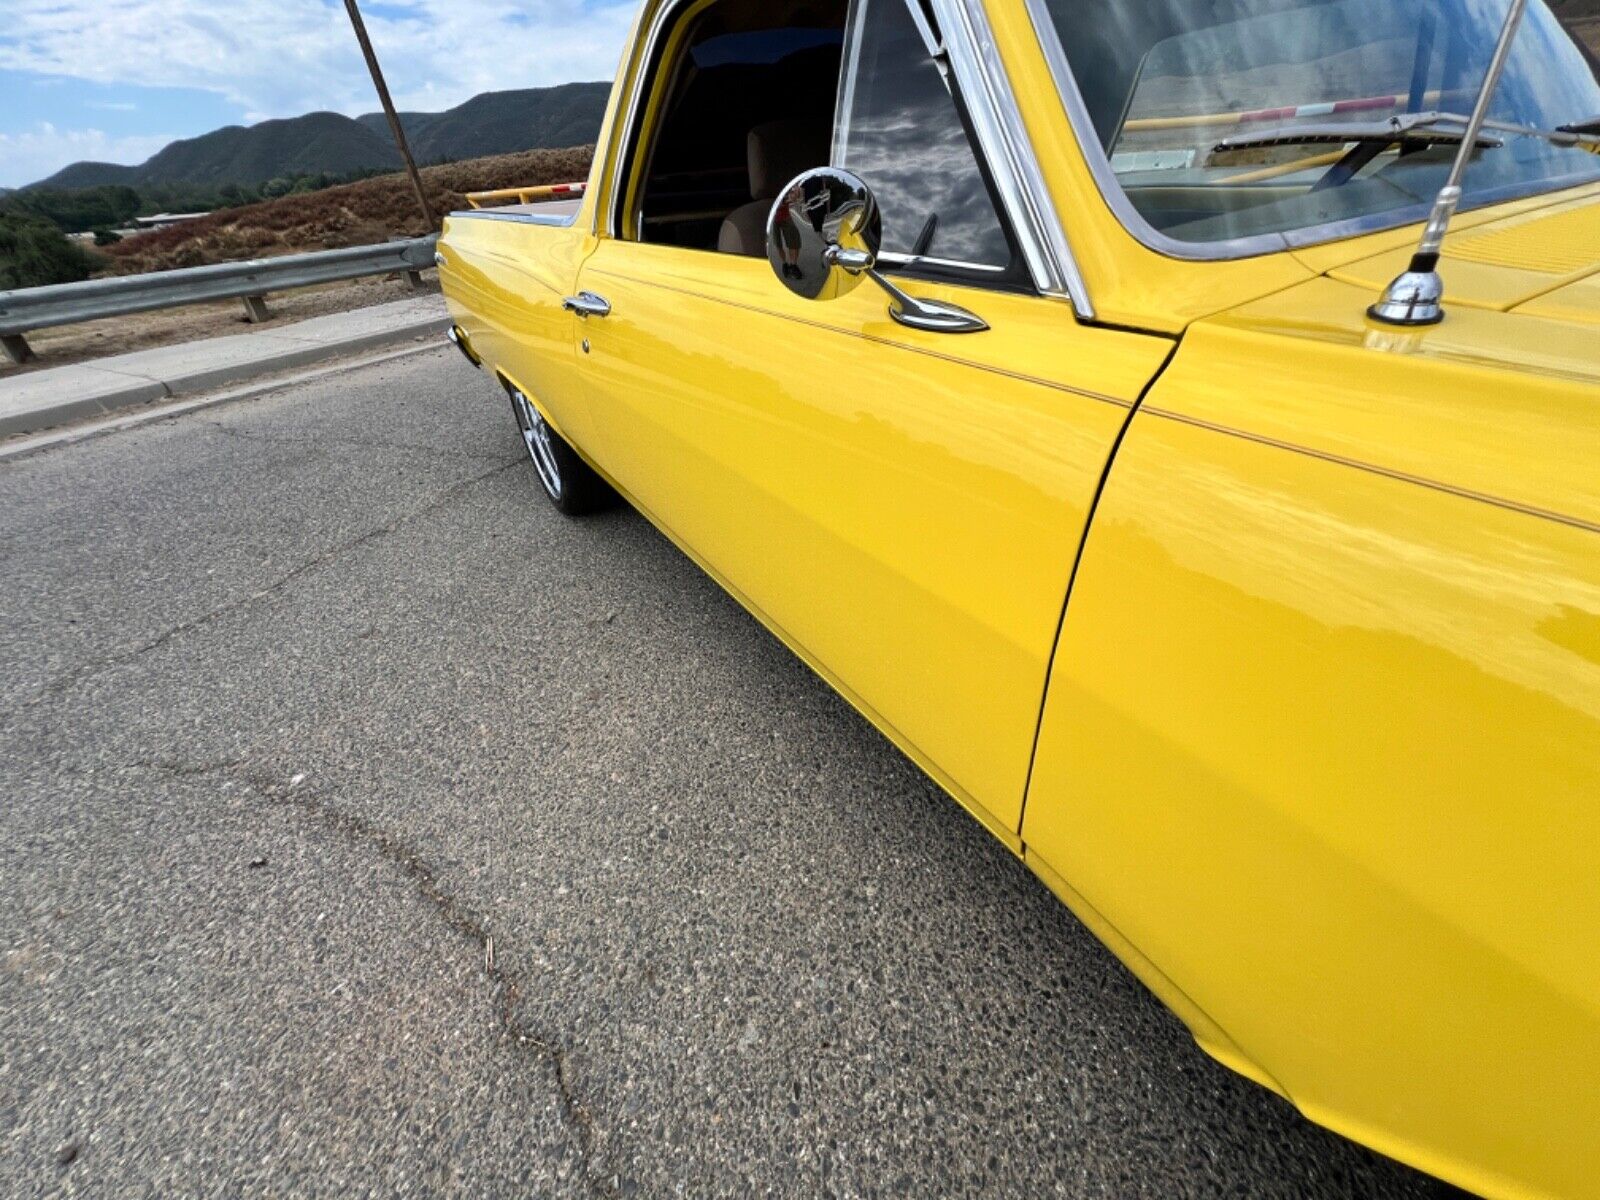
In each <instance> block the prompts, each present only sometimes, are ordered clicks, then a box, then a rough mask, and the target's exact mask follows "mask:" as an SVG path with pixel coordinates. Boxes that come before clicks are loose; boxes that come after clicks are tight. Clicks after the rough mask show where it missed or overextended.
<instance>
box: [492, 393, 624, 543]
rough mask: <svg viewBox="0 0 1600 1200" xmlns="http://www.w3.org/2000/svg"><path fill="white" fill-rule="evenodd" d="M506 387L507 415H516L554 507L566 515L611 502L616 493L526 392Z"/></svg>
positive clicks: (541, 482)
mask: <svg viewBox="0 0 1600 1200" xmlns="http://www.w3.org/2000/svg"><path fill="white" fill-rule="evenodd" d="M506 391H507V393H509V395H510V396H511V415H512V416H514V417H515V418H516V419H517V431H518V432H519V433H520V434H521V435H522V445H523V447H524V448H525V449H526V450H527V451H528V457H529V459H531V460H532V462H533V469H534V473H535V474H536V475H538V477H539V484H540V486H542V487H543V488H544V494H545V495H546V496H548V497H549V498H550V503H551V504H553V505H555V506H556V510H557V511H558V512H560V513H563V514H564V515H566V516H569V517H581V516H583V515H584V514H586V513H592V512H599V511H600V510H601V509H605V508H610V507H611V506H612V505H614V504H615V503H616V502H617V493H616V492H614V491H612V490H611V485H610V484H608V483H607V482H606V481H605V480H604V479H601V478H600V476H599V475H597V474H596V473H595V471H594V468H593V467H591V466H590V465H589V464H588V463H586V462H584V461H583V459H581V458H579V457H578V452H577V451H576V450H574V449H573V448H572V447H571V446H570V445H568V444H567V441H566V439H565V438H563V437H562V436H561V435H560V434H559V433H557V432H556V431H555V430H554V429H552V428H551V427H550V425H549V423H548V422H546V421H545V419H544V418H543V417H542V416H540V415H539V410H538V409H537V408H535V407H534V405H533V403H532V402H531V401H530V400H529V399H528V398H527V397H526V396H524V395H523V394H522V393H521V392H520V391H518V390H517V389H516V388H514V387H512V386H510V385H509V384H508V385H507V386H506Z"/></svg>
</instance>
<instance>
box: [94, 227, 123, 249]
mask: <svg viewBox="0 0 1600 1200" xmlns="http://www.w3.org/2000/svg"><path fill="white" fill-rule="evenodd" d="M121 240H122V235H121V234H120V233H118V232H117V231H116V230H115V229H96V230H95V231H94V244H95V245H96V246H115V245H116V244H117V243H118V242H120V241H121Z"/></svg>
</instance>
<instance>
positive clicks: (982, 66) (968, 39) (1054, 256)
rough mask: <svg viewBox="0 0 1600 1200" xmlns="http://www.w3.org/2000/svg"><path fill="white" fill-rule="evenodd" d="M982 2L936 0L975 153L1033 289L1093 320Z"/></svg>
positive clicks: (935, 12)
mask: <svg viewBox="0 0 1600 1200" xmlns="http://www.w3.org/2000/svg"><path fill="white" fill-rule="evenodd" d="M983 6H984V0H933V9H934V15H935V16H936V17H938V19H939V23H940V26H941V29H942V32H943V34H944V42H945V47H946V49H947V51H948V52H949V57H950V66H951V69H952V70H953V71H954V72H955V77H956V84H957V86H958V87H960V89H961V98H962V99H963V100H965V101H966V105H967V112H968V115H969V116H970V117H971V118H972V125H973V130H974V132H975V133H976V134H977V137H978V152H979V153H980V154H982V155H983V156H984V158H985V160H986V161H987V162H988V165H989V170H990V173H991V174H992V175H993V177H994V181H995V186H996V187H997V188H998V189H999V192H1000V200H1001V203H1002V204H1004V205H1005V208H1006V213H1007V215H1008V216H1009V217H1010V218H1011V223H1012V226H1013V228H1014V229H1015V230H1016V233H1017V240H1018V242H1019V243H1021V250H1022V254H1023V258H1024V260H1025V261H1026V263H1027V266H1028V272H1029V274H1030V275H1031V276H1032V277H1033V282H1034V286H1035V287H1037V288H1038V289H1039V291H1040V292H1042V293H1044V294H1045V295H1047V296H1058V297H1063V298H1065V299H1068V300H1070V301H1071V302H1072V307H1073V311H1074V312H1076V313H1077V315H1078V316H1079V317H1080V318H1082V319H1083V320H1085V321H1091V320H1093V319H1094V305H1093V304H1092V303H1091V301H1090V298H1089V288H1088V285H1087V283H1086V282H1085V281H1084V278H1083V274H1082V272H1081V271H1080V270H1079V269H1078V263H1077V259H1076V258H1074V257H1073V254H1072V247H1071V245H1070V243H1069V242H1068V241H1067V233H1066V228H1065V226H1063V225H1062V223H1061V217H1060V214H1059V213H1058V212H1057V211H1056V207H1055V203H1054V201H1053V200H1052V199H1051V197H1050V191H1049V188H1048V187H1046V185H1045V182H1044V174H1043V172H1042V171H1041V170H1040V169H1039V160H1038V156H1037V155H1036V154H1035V153H1034V150H1033V144H1032V142H1031V141H1030V140H1029V138H1028V131H1027V127H1026V126H1025V125H1024V124H1023V122H1022V113H1021V110H1020V109H1018V107H1017V98H1016V94H1015V93H1014V92H1013V91H1012V89H1011V81H1010V78H1009V77H1008V75H1007V74H1006V68H1005V62H1004V60H1003V59H1002V58H1001V55H1000V50H999V47H998V46H996V45H995V41H994V31H993V29H992V28H991V27H990V25H989V18H988V15H987V13H986V12H985V11H984V7H983Z"/></svg>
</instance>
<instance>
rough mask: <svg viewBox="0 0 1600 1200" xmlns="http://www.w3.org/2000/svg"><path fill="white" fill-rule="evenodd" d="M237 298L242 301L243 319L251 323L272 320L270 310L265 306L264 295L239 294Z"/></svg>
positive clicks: (257, 323) (256, 323) (255, 323)
mask: <svg viewBox="0 0 1600 1200" xmlns="http://www.w3.org/2000/svg"><path fill="white" fill-rule="evenodd" d="M239 299H240V300H241V301H242V302H243V303H244V317H245V320H247V321H249V322H250V323H251V324H252V325H259V324H261V322H263V321H270V320H272V310H271V309H270V308H268V307H267V298H266V297H265V296H240V297H239Z"/></svg>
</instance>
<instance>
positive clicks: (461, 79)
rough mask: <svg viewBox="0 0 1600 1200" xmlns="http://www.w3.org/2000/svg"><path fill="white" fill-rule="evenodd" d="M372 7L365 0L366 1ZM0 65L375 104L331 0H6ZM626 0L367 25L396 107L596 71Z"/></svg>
mask: <svg viewBox="0 0 1600 1200" xmlns="http://www.w3.org/2000/svg"><path fill="white" fill-rule="evenodd" d="M372 7H373V8H374V9H375V8H376V5H374V6H372ZM6 8H7V10H8V11H7V16H6V23H5V26H4V28H3V29H0V67H7V68H13V69H18V70H27V71H36V72H42V73H45V74H54V75H66V76H71V77H73V78H76V79H83V80H87V81H90V82H94V83H101V84H134V85H144V86H160V87H170V86H188V87H199V88H205V89H207V90H210V91H214V92H217V93H219V94H221V95H223V96H226V97H227V98H228V99H229V100H231V101H233V102H234V103H236V104H238V105H240V106H241V107H242V108H243V109H244V110H245V111H247V112H249V113H251V114H253V115H258V116H273V117H287V116H296V115H298V114H300V113H303V112H309V111H312V110H316V109H333V110H335V111H338V112H344V113H349V114H351V115H355V114H357V113H361V112H370V111H372V110H373V109H375V108H376V107H377V102H376V98H375V97H374V95H373V91H372V85H371V82H370V81H369V79H368V78H367V73H366V68H365V66H364V65H363V63H362V60H361V56H360V53H359V51H358V49H357V47H356V42H355V37H354V35H353V34H352V33H351V30H350V24H349V20H348V18H347V17H346V15H345V11H344V6H343V4H341V3H338V2H337V0H331V2H330V0H229V2H228V3H227V4H225V5H219V4H217V3H216V0H7V3H6ZM636 8H637V0H598V2H595V3H585V2H584V0H388V3H386V4H384V5H383V6H382V13H381V14H380V13H378V12H377V11H368V12H367V14H366V19H367V27H368V29H369V31H370V32H371V34H372V40H373V42H374V44H375V45H376V48H377V51H378V56H379V58H380V60H381V61H382V63H383V66H384V71H385V73H386V75H387V77H388V81H389V87H390V89H391V90H392V91H393V92H394V96H395V102H396V103H397V104H398V105H400V107H402V108H410V109H439V108H448V107H450V106H452V105H455V104H459V103H460V102H461V101H463V100H465V99H467V98H468V97H470V96H472V95H475V94H476V93H478V92H484V91H494V90H500V89H505V88H525V87H540V86H545V85H548V84H553V83H564V82H568V81H571V80H576V79H609V78H611V76H612V74H613V73H614V72H615V70H616V65H617V60H618V57H619V56H620V54H621V51H622V44H623V41H624V38H625V36H626V33H627V29H628V25H629V23H630V22H631V20H632V18H633V14H634V12H635V10H636Z"/></svg>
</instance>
